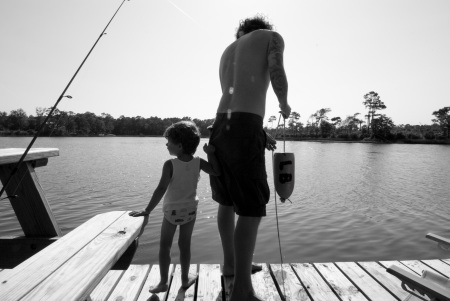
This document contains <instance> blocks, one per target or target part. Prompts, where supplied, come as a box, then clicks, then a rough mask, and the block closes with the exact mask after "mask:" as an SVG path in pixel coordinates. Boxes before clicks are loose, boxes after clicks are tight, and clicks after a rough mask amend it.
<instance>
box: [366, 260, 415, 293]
mask: <svg viewBox="0 0 450 301" xmlns="http://www.w3.org/2000/svg"><path fill="white" fill-rule="evenodd" d="M358 264H359V266H360V267H362V268H363V269H364V270H365V271H366V272H367V273H369V274H370V275H371V276H372V277H373V278H375V279H376V280H377V282H378V283H380V284H381V285H382V286H383V287H385V288H386V289H387V290H388V291H389V292H390V293H391V294H393V295H394V296H396V297H397V298H398V299H400V300H403V299H405V298H406V296H408V293H407V292H405V291H404V290H403V289H402V288H401V281H400V280H399V279H398V278H397V277H395V276H393V275H391V274H389V273H388V272H387V271H386V268H385V267H383V266H382V265H380V264H379V263H377V262H369V261H365V262H358Z"/></svg>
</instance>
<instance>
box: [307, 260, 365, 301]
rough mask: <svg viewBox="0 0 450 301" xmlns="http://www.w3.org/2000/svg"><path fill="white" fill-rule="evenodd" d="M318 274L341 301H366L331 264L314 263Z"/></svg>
mask: <svg viewBox="0 0 450 301" xmlns="http://www.w3.org/2000/svg"><path fill="white" fill-rule="evenodd" d="M314 266H315V267H316V268H317V270H318V271H319V273H320V274H321V275H322V276H323V278H324V279H325V281H326V282H327V283H328V285H330V286H331V287H332V288H333V290H334V293H335V294H336V295H338V296H339V298H340V299H341V300H343V301H345V300H348V301H350V300H355V301H367V298H366V297H365V296H364V295H363V294H362V293H361V292H360V291H359V290H358V288H356V287H355V286H354V285H353V283H351V282H350V281H349V280H348V279H347V278H346V277H345V275H344V274H342V272H341V271H340V270H339V269H338V268H337V267H336V266H335V265H334V264H333V263H332V262H330V263H314Z"/></svg>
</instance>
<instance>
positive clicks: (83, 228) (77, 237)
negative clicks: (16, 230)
mask: <svg viewBox="0 0 450 301" xmlns="http://www.w3.org/2000/svg"><path fill="white" fill-rule="evenodd" d="M123 214H124V212H123V211H113V212H108V213H104V214H101V215H97V216H94V217H93V218H91V219H90V220H88V221H87V222H85V223H84V224H82V225H80V226H79V227H78V228H77V231H76V232H74V231H72V232H71V233H69V234H68V235H66V236H63V237H62V238H60V239H58V240H57V241H56V242H54V243H53V244H51V245H50V246H48V247H47V248H45V249H44V250H42V251H41V252H39V253H38V254H36V255H35V256H33V257H30V258H29V259H27V260H26V261H24V262H22V263H21V264H20V265H18V266H17V267H15V268H14V269H11V270H7V271H6V270H5V271H3V272H2V273H1V274H0V295H1V297H2V298H4V299H5V300H7V299H12V300H15V299H20V298H21V297H23V296H24V295H25V294H27V293H28V292H29V290H31V289H32V288H34V287H35V286H37V285H38V284H39V283H40V282H41V281H42V277H43V276H42V275H50V274H51V273H52V272H54V271H56V270H57V269H58V268H59V267H61V266H62V265H63V264H64V263H65V262H67V261H68V260H69V259H70V258H71V257H72V256H74V255H75V254H76V253H77V252H78V251H79V250H80V249H81V248H82V247H83V246H85V245H87V244H88V243H90V242H91V241H92V240H93V239H94V238H95V237H96V236H97V235H98V234H99V232H96V231H92V230H91V229H103V230H104V229H106V228H107V227H108V226H110V225H111V224H112V223H113V222H115V221H116V220H117V219H118V218H120V216H122V215H123ZM60 250H64V252H61V251H60ZM42 258H45V259H46V260H42ZM23 283H27V286H26V287H24V286H23ZM24 289H29V290H26V291H24Z"/></svg>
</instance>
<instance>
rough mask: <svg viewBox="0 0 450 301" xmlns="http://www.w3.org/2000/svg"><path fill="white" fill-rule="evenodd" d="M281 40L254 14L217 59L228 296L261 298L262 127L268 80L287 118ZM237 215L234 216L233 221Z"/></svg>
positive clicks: (265, 193)
mask: <svg viewBox="0 0 450 301" xmlns="http://www.w3.org/2000/svg"><path fill="white" fill-rule="evenodd" d="M283 51H284V41H283V38H282V37H281V35H280V34H278V33H276V32H274V31H272V25H270V24H269V23H268V22H266V21H265V19H264V18H262V17H260V16H256V17H254V18H251V19H246V20H244V21H241V23H240V26H239V28H238V30H237V33H236V41H235V42H233V43H232V44H231V45H229V46H228V47H227V48H226V49H225V51H224V53H223V55H222V58H221V60H220V69H219V75H220V83H221V86H222V98H221V100H220V103H219V107H218V109H217V116H216V120H215V122H214V125H213V128H212V132H211V138H210V144H212V145H214V146H215V147H216V156H217V159H218V160H219V162H220V164H221V166H222V175H221V176H220V177H210V182H211V189H212V194H213V199H214V200H215V201H217V202H218V203H219V211H218V214H217V223H218V227H219V232H220V237H221V240H222V248H223V253H224V264H223V271H222V273H223V275H225V276H227V275H228V276H229V275H234V276H235V278H234V287H233V292H232V294H231V298H230V301H242V300H259V299H258V298H257V297H256V294H255V292H254V290H253V287H252V283H251V269H252V258H253V252H254V248H255V243H256V236H257V234H258V227H259V224H260V221H261V218H262V216H265V215H266V204H267V202H268V201H269V197H270V191H269V186H268V183H267V174H266V168H265V157H264V154H265V149H264V148H265V147H268V148H269V146H270V143H271V141H270V137H267V136H266V133H265V132H264V130H263V119H264V114H265V107H266V94H267V89H268V87H269V82H271V83H272V88H273V90H274V92H275V94H276V96H277V98H278V102H279V106H280V109H281V113H282V115H283V117H284V118H287V117H288V116H289V114H290V112H291V108H290V106H289V105H288V102H287V91H288V83H287V79H286V74H285V71H284V67H283ZM235 214H237V215H238V216H239V217H238V220H237V224H236V226H235V222H234V219H235Z"/></svg>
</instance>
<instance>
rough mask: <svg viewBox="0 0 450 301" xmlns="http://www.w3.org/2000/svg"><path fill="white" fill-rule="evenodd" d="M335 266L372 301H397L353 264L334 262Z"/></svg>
mask: <svg viewBox="0 0 450 301" xmlns="http://www.w3.org/2000/svg"><path fill="white" fill-rule="evenodd" d="M335 264H336V266H337V267H338V268H339V269H340V270H341V271H342V272H343V273H344V274H345V275H346V276H347V277H348V278H349V279H350V280H351V281H352V282H353V283H354V284H355V285H356V286H357V287H358V289H359V290H360V291H361V292H362V293H363V294H364V295H366V296H367V297H368V298H369V299H370V300H372V301H394V300H397V299H396V298H395V297H394V296H392V295H391V294H390V293H389V292H388V291H387V290H385V289H384V287H382V286H381V285H380V284H379V283H378V282H376V281H375V280H374V279H373V278H372V277H371V276H370V275H369V274H367V273H366V271H364V270H363V269H361V267H360V266H359V265H357V264H356V263H354V262H336V263H335Z"/></svg>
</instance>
